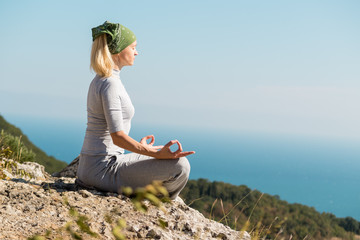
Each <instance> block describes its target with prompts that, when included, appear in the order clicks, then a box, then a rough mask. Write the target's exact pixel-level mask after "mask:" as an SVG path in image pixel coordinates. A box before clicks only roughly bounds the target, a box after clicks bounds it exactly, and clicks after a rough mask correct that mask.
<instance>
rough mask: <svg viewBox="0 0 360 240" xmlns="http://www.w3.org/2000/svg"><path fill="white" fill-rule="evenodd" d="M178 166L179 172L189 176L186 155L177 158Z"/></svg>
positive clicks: (188, 164)
mask: <svg viewBox="0 0 360 240" xmlns="http://www.w3.org/2000/svg"><path fill="white" fill-rule="evenodd" d="M178 166H179V168H180V169H181V172H182V173H183V174H184V175H186V176H187V177H189V175H190V163H189V160H188V159H187V158H186V157H181V158H179V160H178Z"/></svg>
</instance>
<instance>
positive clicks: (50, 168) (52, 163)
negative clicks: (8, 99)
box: [0, 115, 67, 173]
mask: <svg viewBox="0 0 360 240" xmlns="http://www.w3.org/2000/svg"><path fill="white" fill-rule="evenodd" d="M1 130H4V132H6V133H8V134H11V135H13V136H17V137H18V136H22V137H21V141H22V143H23V144H24V146H26V147H27V148H28V149H31V150H32V152H33V153H35V158H34V161H35V162H37V163H40V164H41V165H43V166H45V170H46V171H47V172H49V173H53V172H56V171H59V170H61V169H63V168H64V167H66V166H67V163H65V162H63V161H60V160H58V159H56V158H54V157H53V156H48V155H47V154H46V153H45V152H44V151H42V150H41V149H40V148H38V147H36V146H35V145H34V144H33V143H32V142H31V141H30V140H29V139H28V137H27V136H26V135H24V134H23V133H22V131H21V130H20V129H19V128H17V127H15V126H14V125H12V124H10V123H8V122H7V121H6V120H5V119H4V118H3V117H2V116H1V115H0V131H1Z"/></svg>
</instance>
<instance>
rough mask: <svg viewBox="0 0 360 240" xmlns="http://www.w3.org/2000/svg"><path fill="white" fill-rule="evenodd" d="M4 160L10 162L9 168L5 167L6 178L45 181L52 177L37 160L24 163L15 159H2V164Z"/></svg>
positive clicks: (0, 162)
mask: <svg viewBox="0 0 360 240" xmlns="http://www.w3.org/2000/svg"><path fill="white" fill-rule="evenodd" d="M4 161H7V162H8V163H10V164H9V167H8V168H5V169H4V168H3V169H2V170H3V173H4V174H5V178H10V179H11V178H19V179H20V180H21V179H23V180H34V181H44V180H46V179H48V178H50V175H49V174H48V173H47V172H45V167H44V166H42V165H41V164H38V163H36V162H24V163H18V162H17V163H14V161H13V160H11V159H9V160H5V159H4V160H1V161H0V165H1V164H3V162H4Z"/></svg>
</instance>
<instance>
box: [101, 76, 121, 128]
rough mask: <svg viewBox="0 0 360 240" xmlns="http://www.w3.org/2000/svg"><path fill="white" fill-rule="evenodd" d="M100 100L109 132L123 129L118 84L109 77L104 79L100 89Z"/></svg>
mask: <svg viewBox="0 0 360 240" xmlns="http://www.w3.org/2000/svg"><path fill="white" fill-rule="evenodd" d="M101 100H102V105H103V109H104V115H105V119H106V123H107V126H108V128H109V132H110V133H114V132H118V131H124V130H125V128H124V123H123V115H122V109H121V100H120V84H119V83H117V81H111V80H109V79H108V80H107V81H105V82H104V85H103V88H102V91H101Z"/></svg>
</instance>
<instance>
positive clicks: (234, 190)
mask: <svg viewBox="0 0 360 240" xmlns="http://www.w3.org/2000/svg"><path fill="white" fill-rule="evenodd" d="M181 197H182V198H183V199H184V201H185V202H186V203H187V204H190V206H191V207H193V208H195V209H197V210H199V211H200V212H201V213H203V214H204V215H205V216H206V217H208V218H212V219H214V220H216V221H221V222H222V223H224V224H227V225H229V226H230V227H231V228H233V229H237V230H241V229H244V228H246V229H245V230H247V231H249V232H251V231H252V230H253V233H252V236H253V237H254V236H257V234H258V235H260V236H261V238H262V237H264V236H266V239H275V238H277V239H283V238H285V239H291V236H292V239H330V238H331V237H338V238H341V239H354V236H355V234H360V223H359V222H358V221H356V220H355V219H353V218H351V217H347V218H337V217H336V216H335V215H333V214H331V213H319V212H317V211H316V210H315V208H313V207H308V206H304V205H301V204H289V203H288V202H286V201H282V200H280V198H279V197H278V196H271V195H269V194H262V193H261V192H259V191H256V190H251V189H250V188H248V187H247V186H244V185H241V186H235V185H231V184H228V183H223V182H210V181H208V180H206V179H198V180H190V181H189V182H188V184H187V185H186V187H185V188H184V190H183V191H182V192H181ZM309 197H311V196H309ZM216 199H217V200H216ZM228 213H230V214H229V215H227V214H228ZM224 216H226V217H224ZM247 220H249V222H248V225H247Z"/></svg>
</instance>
